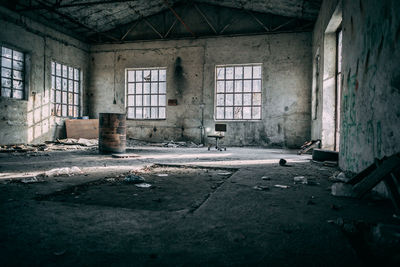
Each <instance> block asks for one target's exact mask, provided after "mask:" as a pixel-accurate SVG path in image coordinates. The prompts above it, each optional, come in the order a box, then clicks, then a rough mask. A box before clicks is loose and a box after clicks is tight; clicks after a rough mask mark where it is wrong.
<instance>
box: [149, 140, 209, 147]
mask: <svg viewBox="0 0 400 267" xmlns="http://www.w3.org/2000/svg"><path fill="white" fill-rule="evenodd" d="M148 144H149V145H150V146H158V147H172V148H177V147H189V148H198V147H203V144H199V145H198V144H196V143H194V142H192V141H172V140H171V141H167V142H163V143H148Z"/></svg>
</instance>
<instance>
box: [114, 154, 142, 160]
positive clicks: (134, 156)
mask: <svg viewBox="0 0 400 267" xmlns="http://www.w3.org/2000/svg"><path fill="white" fill-rule="evenodd" d="M111 156H112V157H113V158H118V159H127V158H138V157H140V156H139V155H138V154H112V155H111Z"/></svg>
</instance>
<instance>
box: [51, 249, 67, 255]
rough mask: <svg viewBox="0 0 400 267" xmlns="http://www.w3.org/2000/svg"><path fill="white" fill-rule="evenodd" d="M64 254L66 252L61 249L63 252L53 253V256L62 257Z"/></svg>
mask: <svg viewBox="0 0 400 267" xmlns="http://www.w3.org/2000/svg"><path fill="white" fill-rule="evenodd" d="M65 252H66V250H65V249H63V250H58V251H54V252H53V254H54V256H62V255H64V254H65Z"/></svg>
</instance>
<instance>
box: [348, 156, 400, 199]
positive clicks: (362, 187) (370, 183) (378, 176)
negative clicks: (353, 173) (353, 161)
mask: <svg viewBox="0 0 400 267" xmlns="http://www.w3.org/2000/svg"><path fill="white" fill-rule="evenodd" d="M398 166H400V158H399V157H398V155H393V156H391V157H389V158H388V159H387V160H384V161H383V162H382V164H381V165H380V166H379V167H377V168H376V169H375V170H374V171H372V172H371V173H370V174H369V175H368V176H366V177H365V178H364V179H362V180H361V181H360V182H359V183H357V184H356V185H354V186H353V191H354V193H355V196H356V197H362V196H364V195H365V194H366V193H367V192H368V191H369V190H371V189H372V188H374V187H375V186H376V185H377V184H378V183H379V182H380V181H382V180H383V179H385V178H386V177H387V176H388V175H390V173H391V172H392V171H393V170H394V169H395V168H396V167H398Z"/></svg>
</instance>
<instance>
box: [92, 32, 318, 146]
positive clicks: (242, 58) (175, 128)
mask: <svg viewBox="0 0 400 267" xmlns="http://www.w3.org/2000/svg"><path fill="white" fill-rule="evenodd" d="M310 52H311V34H310V33H290V34H289V33H288V34H275V35H260V36H250V37H228V38H205V39H197V40H179V41H175V40H171V41H156V42H137V43H129V44H120V45H111V44H109V45H96V46H92V49H91V71H92V76H91V83H90V84H91V87H90V92H89V94H90V98H91V105H90V106H91V110H90V111H91V116H94V117H97V116H98V113H100V112H125V97H124V95H125V69H126V68H142V67H167V99H177V100H178V105H177V106H167V119H166V120H128V122H127V127H128V131H127V132H128V137H131V138H138V139H144V140H149V141H163V140H168V139H173V140H193V141H196V142H201V141H202V140H201V137H202V136H203V137H204V136H205V135H207V134H210V133H212V132H213V130H214V124H215V121H214V72H215V65H221V64H244V63H262V64H263V68H262V69H263V103H262V104H263V109H262V120H260V121H236V122H233V121H232V122H226V123H227V124H228V131H227V133H226V138H225V143H226V144H228V145H266V146H270V145H280V146H288V147H293V146H299V145H301V144H302V143H303V142H304V141H305V140H307V139H309V137H310V90H309V89H310V84H311V81H310V80H311V68H310V66H311V55H310ZM178 57H179V58H180V59H181V62H182V68H183V72H182V76H183V77H176V74H175V72H174V69H175V62H176V60H177V58H178ZM114 75H115V77H114ZM178 78H179V79H178ZM114 80H115V83H114ZM114 88H115V96H116V99H115V100H116V102H115V104H114ZM202 104H204V111H202V106H203V105H202ZM202 125H203V126H204V131H203V132H202V128H201V126H202ZM204 141H206V142H207V138H204Z"/></svg>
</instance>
